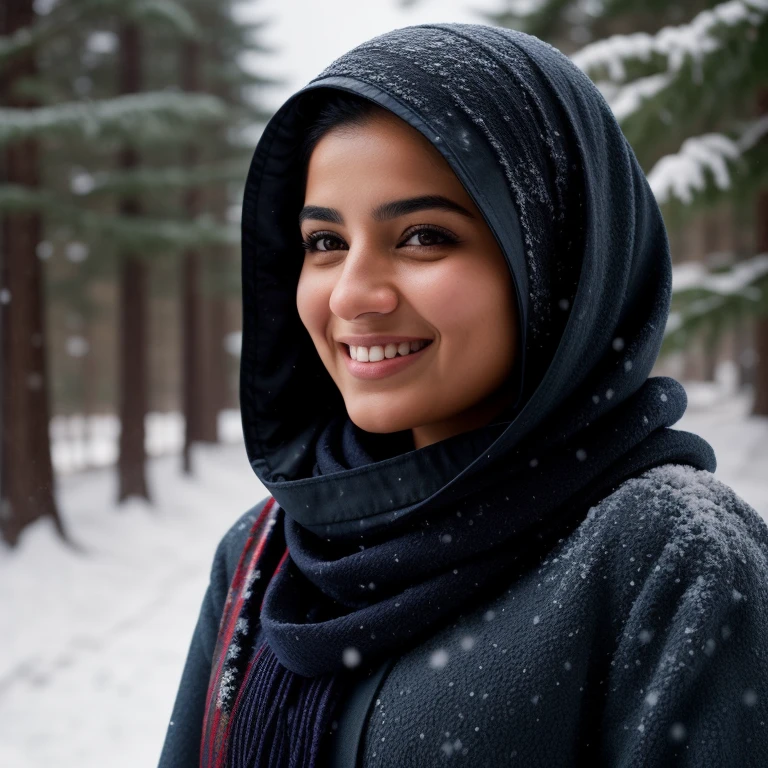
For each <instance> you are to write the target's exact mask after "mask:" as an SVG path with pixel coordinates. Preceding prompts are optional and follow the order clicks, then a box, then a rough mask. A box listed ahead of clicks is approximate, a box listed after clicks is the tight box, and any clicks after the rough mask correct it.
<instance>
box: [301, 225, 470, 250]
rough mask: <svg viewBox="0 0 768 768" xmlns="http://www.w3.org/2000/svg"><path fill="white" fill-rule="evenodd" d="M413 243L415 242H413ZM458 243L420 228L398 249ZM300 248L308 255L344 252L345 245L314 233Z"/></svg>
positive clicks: (440, 231)
mask: <svg viewBox="0 0 768 768" xmlns="http://www.w3.org/2000/svg"><path fill="white" fill-rule="evenodd" d="M414 241H415V242H414ZM456 242H458V241H457V240H456V238H455V237H454V236H453V235H450V234H449V233H448V232H443V231H442V230H440V229H436V228H434V227H421V229H417V230H415V231H413V232H412V233H411V234H410V235H409V236H408V238H407V239H406V240H404V241H403V242H402V243H401V244H400V245H399V246H398V247H400V248H402V247H403V246H408V247H414V246H415V247H417V248H429V247H434V246H439V245H450V244H454V243H456ZM302 247H303V248H304V250H305V251H307V252H308V253H327V252H329V251H339V250H344V248H345V243H344V241H343V240H342V239H341V238H340V237H338V236H337V235H332V234H330V233H323V232H315V233H313V234H311V235H309V236H308V237H307V239H306V240H304V241H303V242H302Z"/></svg>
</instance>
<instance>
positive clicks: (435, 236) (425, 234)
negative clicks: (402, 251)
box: [403, 227, 453, 247]
mask: <svg viewBox="0 0 768 768" xmlns="http://www.w3.org/2000/svg"><path fill="white" fill-rule="evenodd" d="M414 238H416V240H417V242H415V243H412V242H411V240H413V239H414ZM450 242H453V240H452V238H450V237H449V236H448V235H446V234H444V233H443V232H440V231H439V230H437V229H431V228H427V227H424V228H423V229H419V230H417V231H416V232H414V233H413V234H412V235H411V236H410V237H409V238H408V240H406V241H405V242H404V243H403V245H417V246H418V245H421V246H426V247H428V246H430V245H443V244H445V243H450Z"/></svg>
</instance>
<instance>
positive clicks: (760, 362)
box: [752, 99, 768, 416]
mask: <svg viewBox="0 0 768 768" xmlns="http://www.w3.org/2000/svg"><path fill="white" fill-rule="evenodd" d="M766 100H767V101H768V99H766ZM766 112H767V113H768V109H766ZM755 247H756V249H757V253H768V189H761V190H760V192H759V193H758V195H757V212H756V215H755ZM754 343H755V366H754V369H753V379H752V381H753V384H754V391H755V399H754V403H753V405H752V413H753V414H754V415H755V416H768V315H766V314H763V315H761V316H759V317H757V318H756V319H755V331H754Z"/></svg>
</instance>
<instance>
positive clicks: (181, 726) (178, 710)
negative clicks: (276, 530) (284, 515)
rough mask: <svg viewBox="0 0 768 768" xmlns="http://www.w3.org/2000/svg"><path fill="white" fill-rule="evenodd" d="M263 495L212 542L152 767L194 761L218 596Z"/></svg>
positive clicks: (188, 765)
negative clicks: (201, 591) (207, 575)
mask: <svg viewBox="0 0 768 768" xmlns="http://www.w3.org/2000/svg"><path fill="white" fill-rule="evenodd" d="M266 501H267V499H265V500H263V501H261V502H259V504H257V505H256V506H255V507H253V508H252V509H250V510H248V512H246V513H245V514H244V515H243V516H242V517H241V518H240V519H239V520H238V521H237V522H236V523H235V524H234V525H233V526H232V527H231V528H230V529H229V531H227V533H226V534H225V535H224V537H223V538H222V540H221V541H220V542H219V545H218V547H217V548H216V553H215V555H214V558H213V564H212V566H211V575H210V581H209V584H208V587H207V589H206V591H205V595H204V596H203V603H202V606H201V607H200V615H199V616H198V619H197V624H196V626H195V630H194V632H193V634H192V641H191V643H190V645H189V651H188V653H187V659H186V662H185V664H184V670H183V672H182V674H181V682H180V683H179V688H178V692H177V694H176V701H175V703H174V706H173V712H172V714H171V719H170V722H169V724H168V730H167V732H166V736H165V743H164V744H163V751H162V753H161V755H160V763H159V766H158V768H192V766H197V765H199V764H200V740H201V737H202V727H203V715H204V709H205V700H206V695H207V693H208V680H209V677H210V674H211V665H212V662H213V651H214V648H215V646H216V638H217V636H218V630H219V622H220V621H221V615H222V612H223V610H224V602H225V601H226V599H227V592H228V590H229V584H230V581H231V579H232V574H233V573H234V570H235V567H236V566H237V562H238V559H239V556H240V552H241V551H242V548H243V546H244V545H245V541H246V539H247V537H248V532H249V530H250V528H251V526H252V525H253V522H254V521H255V520H256V519H257V517H258V515H259V513H260V512H261V510H262V508H263V506H264V504H265V503H266Z"/></svg>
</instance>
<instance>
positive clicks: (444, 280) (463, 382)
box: [296, 111, 517, 448]
mask: <svg viewBox="0 0 768 768" xmlns="http://www.w3.org/2000/svg"><path fill="white" fill-rule="evenodd" d="M300 225H301V234H302V238H303V240H304V242H305V248H306V247H307V245H308V246H309V248H308V250H306V253H305V256H304V264H303V267H302V271H301V277H300V279H299V285H298V290H297V297H296V301H297V306H298V311H299V315H300V317H301V321H302V322H303V324H304V326H305V327H306V328H307V331H309V334H310V336H311V337H312V340H313V342H314V344H315V347H316V348H317V352H318V354H319V355H320V358H321V359H322V361H323V364H324V365H325V367H326V368H327V370H328V373H329V374H330V375H331V377H332V378H333V380H334V382H335V383H336V386H337V387H338V388H339V391H340V392H341V395H342V397H343V398H344V403H345V405H346V409H347V412H348V414H349V417H350V419H351V420H352V421H353V422H354V423H355V424H356V425H357V426H358V427H360V428H361V429H363V430H366V431H368V432H378V433H384V432H397V431H401V430H405V429H410V430H412V431H413V437H414V444H415V446H416V447H417V448H420V447H422V446H424V445H429V444H431V443H434V442H436V441H438V440H443V439H445V438H447V437H450V436H452V435H455V434H458V433H460V432H463V431H467V430H469V429H474V428H475V427H479V426H482V425H483V424H486V423H488V422H489V421H490V420H491V419H492V418H493V417H494V416H495V415H496V414H497V413H499V412H501V410H502V409H503V408H504V407H505V406H506V405H507V404H509V402H510V399H509V398H510V395H511V391H510V389H511V388H510V387H509V386H504V385H505V382H506V381H507V379H508V378H509V376H510V373H511V371H512V367H513V363H514V359H515V356H516V352H517V315H516V307H515V300H514V286H513V284H512V277H511V274H510V271H509V268H508V267H507V263H506V261H505V259H504V256H503V254H502V252H501V250H500V248H499V246H498V244H497V242H496V240H495V238H494V236H493V234H492V233H491V230H490V229H489V228H488V225H487V224H486V223H485V220H484V219H483V217H482V214H481V213H480V211H479V210H478V208H477V207H476V206H475V204H474V202H473V201H472V199H471V198H470V196H469V195H468V194H467V192H466V190H465V189H464V187H463V186H462V184H461V182H460V181H459V180H458V179H457V177H456V176H455V175H454V173H453V171H452V170H451V168H450V166H449V165H448V163H447V162H446V161H445V160H444V159H443V157H442V155H440V153H439V152H438V151H437V150H436V149H435V148H434V147H433V146H432V144H430V142H429V141H428V140H427V139H426V138H424V137H423V136H422V135H421V134H420V133H419V132H418V131H416V130H415V129H414V128H412V127H411V126H410V125H408V124H407V123H406V122H405V121H403V120H401V119H400V118H398V117H396V116H395V115H392V114H391V113H389V112H386V111H381V112H378V111H377V113H376V116H375V117H373V118H371V119H369V120H368V121H367V122H366V123H365V124H364V125H362V126H356V125H345V126H340V127H337V128H334V129H331V130H330V131H329V132H327V133H326V134H325V135H324V136H323V137H322V138H321V139H320V141H319V142H318V143H317V145H316V146H315V149H314V151H313V152H312V155H311V157H310V161H309V167H308V176H307V185H306V190H305V198H304V209H303V210H302V213H301V216H300Z"/></svg>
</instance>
